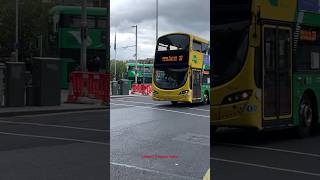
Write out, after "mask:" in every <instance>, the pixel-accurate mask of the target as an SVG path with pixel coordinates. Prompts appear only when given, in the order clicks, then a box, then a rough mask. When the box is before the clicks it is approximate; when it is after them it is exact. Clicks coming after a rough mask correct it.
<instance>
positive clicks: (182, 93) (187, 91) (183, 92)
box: [179, 90, 189, 95]
mask: <svg viewBox="0 0 320 180" xmlns="http://www.w3.org/2000/svg"><path fill="white" fill-rule="evenodd" d="M188 93H189V90H185V91H181V92H180V93H179V95H185V94H188Z"/></svg>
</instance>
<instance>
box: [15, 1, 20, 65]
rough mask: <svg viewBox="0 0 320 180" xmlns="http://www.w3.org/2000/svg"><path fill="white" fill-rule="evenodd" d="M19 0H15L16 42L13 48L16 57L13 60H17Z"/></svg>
mask: <svg viewBox="0 0 320 180" xmlns="http://www.w3.org/2000/svg"><path fill="white" fill-rule="evenodd" d="M19 3H20V2H19V0H16V43H15V50H16V57H15V61H17V62H18V61H19Z"/></svg>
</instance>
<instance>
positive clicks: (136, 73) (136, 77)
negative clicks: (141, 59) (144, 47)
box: [132, 25, 138, 84]
mask: <svg viewBox="0 0 320 180" xmlns="http://www.w3.org/2000/svg"><path fill="white" fill-rule="evenodd" d="M132 27H135V28H136V54H135V56H136V70H135V83H136V84H138V25H135V26H132Z"/></svg>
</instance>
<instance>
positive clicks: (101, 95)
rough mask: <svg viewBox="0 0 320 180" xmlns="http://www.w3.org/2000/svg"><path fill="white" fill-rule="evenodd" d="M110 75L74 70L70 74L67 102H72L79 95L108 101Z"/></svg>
mask: <svg viewBox="0 0 320 180" xmlns="http://www.w3.org/2000/svg"><path fill="white" fill-rule="evenodd" d="M109 80H110V75H109V74H105V73H95V72H80V71H75V72H72V73H71V74H70V89H69V95H68V100H67V101H68V102H70V103H74V102H76V101H77V99H78V98H79V97H88V98H92V99H97V100H101V101H103V102H109V100H110V87H109V86H110V84H109Z"/></svg>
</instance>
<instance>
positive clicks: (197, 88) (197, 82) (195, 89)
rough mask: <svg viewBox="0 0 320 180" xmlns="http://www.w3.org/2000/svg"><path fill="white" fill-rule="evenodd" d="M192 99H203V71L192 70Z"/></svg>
mask: <svg viewBox="0 0 320 180" xmlns="http://www.w3.org/2000/svg"><path fill="white" fill-rule="evenodd" d="M192 99H193V100H196V101H197V100H200V99H201V71H200V70H197V69H193V70H192Z"/></svg>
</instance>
